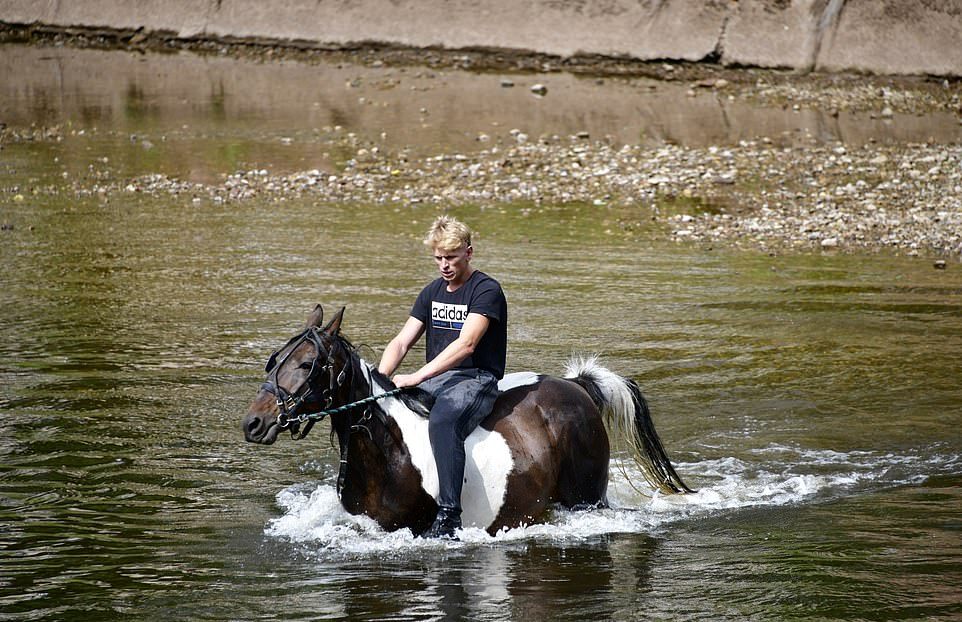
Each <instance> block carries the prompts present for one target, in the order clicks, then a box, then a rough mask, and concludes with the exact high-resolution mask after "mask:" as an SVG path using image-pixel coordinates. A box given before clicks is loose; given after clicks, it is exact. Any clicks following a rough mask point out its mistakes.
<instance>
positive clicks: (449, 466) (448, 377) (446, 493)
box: [421, 370, 498, 537]
mask: <svg viewBox="0 0 962 622" xmlns="http://www.w3.org/2000/svg"><path fill="white" fill-rule="evenodd" d="M432 380H433V379H432ZM430 382H431V381H428V383H430ZM428 383H425V384H422V385H421V386H422V388H425V389H427V390H428V391H430V392H432V393H434V394H435V396H436V399H435V402H434V407H433V408H432V409H431V417H430V420H429V424H428V434H429V436H430V439H431V449H432V450H433V452H434V461H435V463H436V465H437V468H438V484H439V492H438V508H439V509H438V517H437V519H436V520H435V524H434V525H433V526H432V528H431V529H430V530H428V533H427V534H426V535H428V536H434V537H438V536H443V537H453V535H454V530H455V529H457V528H460V526H461V488H462V486H463V485H464V463H465V453H464V439H466V438H467V437H468V435H469V434H470V433H471V431H472V430H474V429H475V428H476V427H478V424H479V423H481V420H483V419H484V418H485V417H486V416H488V414H489V413H490V412H491V408H492V407H493V405H494V401H495V400H496V399H497V397H498V381H497V379H496V378H495V377H494V375H492V374H490V373H488V372H484V371H476V370H468V371H462V370H453V371H451V372H447V373H445V374H442V375H441V376H438V379H437V381H436V382H435V383H433V386H432V385H431V384H428ZM425 385H428V386H425Z"/></svg>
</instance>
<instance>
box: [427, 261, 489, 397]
mask: <svg viewBox="0 0 962 622" xmlns="http://www.w3.org/2000/svg"><path fill="white" fill-rule="evenodd" d="M469 313H478V314H480V315H483V316H485V317H487V318H488V320H490V324H488V330H486V331H485V333H484V336H483V337H481V342H480V343H478V345H477V347H476V348H475V349H474V353H473V354H472V355H471V356H469V357H467V358H466V359H464V360H463V361H461V363H460V364H459V365H458V366H457V369H467V368H479V369H486V370H488V371H490V372H491V373H492V374H494V375H495V376H497V377H498V378H501V377H502V376H504V364H505V358H506V355H507V350H508V302H507V300H505V297H504V291H502V289H501V285H500V284H499V283H498V282H497V281H495V280H494V279H492V278H491V277H489V276H488V275H487V274H485V273H483V272H481V271H479V270H475V271H474V272H473V273H471V276H470V277H468V280H467V281H466V282H465V283H464V285H462V286H461V287H459V288H458V289H457V291H455V292H449V291H448V285H447V283H446V282H445V280H444V279H441V278H439V279H436V280H435V281H432V282H431V283H430V284H429V285H428V286H427V287H425V288H424V289H423V290H421V293H420V294H419V295H418V298H417V300H416V301H415V302H414V307H413V308H412V309H411V317H413V318H415V319H417V320H420V321H421V322H423V323H424V326H425V332H426V333H427V344H426V350H427V352H426V355H427V356H426V358H427V360H428V361H431V360H433V359H434V358H435V357H436V356H437V355H438V354H440V353H441V351H442V350H444V349H445V348H446V347H448V345H449V344H450V343H451V342H452V341H454V340H455V339H457V338H458V335H460V334H461V327H462V326H463V325H464V322H465V321H466V320H467V319H468V314H469Z"/></svg>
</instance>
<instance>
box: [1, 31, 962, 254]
mask: <svg viewBox="0 0 962 622" xmlns="http://www.w3.org/2000/svg"><path fill="white" fill-rule="evenodd" d="M58 37H60V35H58ZM58 37H55V38H54V39H52V40H49V41H46V40H45V41H42V42H40V44H39V45H37V46H35V47H30V46H28V47H23V46H12V47H7V48H6V50H7V52H8V53H6V54H4V58H6V59H8V63H9V64H8V65H7V66H6V68H5V69H4V73H5V74H6V75H13V76H14V77H15V80H14V83H16V86H11V87H10V88H11V89H17V90H16V91H14V90H11V91H10V94H9V95H8V96H7V99H8V100H9V101H11V102H12V104H13V105H10V106H7V107H6V109H7V113H6V117H5V118H4V119H0V122H3V123H6V125H5V126H4V127H3V128H2V129H0V148H2V147H3V146H4V145H6V146H8V147H10V148H17V147H20V148H23V146H24V145H25V144H29V143H50V144H58V145H62V146H63V148H64V151H63V153H62V156H61V157H62V160H63V164H61V167H62V168H63V170H62V177H60V178H57V179H56V180H55V181H51V180H50V179H49V178H48V179H44V180H43V181H35V182H29V181H28V182H27V183H15V184H11V185H8V186H7V187H5V188H2V194H0V196H2V197H3V198H2V200H3V202H4V203H6V204H7V205H8V206H9V205H10V204H11V202H12V203H28V202H29V201H30V200H31V197H34V196H37V195H43V194H51V193H74V194H77V195H82V196H99V197H102V199H103V200H104V201H113V200H123V197H124V195H125V194H126V193H145V194H156V195H165V196H166V195H171V196H175V197H179V200H184V201H191V202H195V203H200V202H204V201H216V202H229V201H245V200H251V199H255V198H257V199H263V198H266V199H268V200H272V201H273V200H276V201H284V200H289V199H293V198H297V197H309V198H312V199H314V200H317V201H323V202H344V203H350V204H356V205H360V206H363V205H369V204H392V205H394V206H395V207H396V209H404V206H405V205H410V204H431V205H436V206H437V207H438V208H446V207H452V206H457V205H461V204H471V205H480V206H491V207H498V208H509V207H510V208H513V209H518V210H521V211H522V212H524V211H526V210H544V209H550V208H551V206H552V205H557V204H563V203H570V202H578V203H586V204H589V205H592V206H594V207H595V208H596V209H597V210H598V213H599V219H600V220H602V221H604V222H605V226H606V228H607V230H609V231H610V233H611V234H612V235H625V236H638V235H641V234H642V232H644V235H656V236H666V237H668V238H670V239H674V240H677V241H678V242H679V243H684V244H698V245H702V246H706V247H716V246H717V247H721V246H734V247H744V248H753V249H761V250H765V251H769V252H797V251H816V252H894V253H900V254H910V255H922V256H937V257H951V258H954V259H957V258H959V257H960V256H962V146H960V145H962V123H960V119H962V100H960V93H962V88H960V84H959V83H958V82H954V81H950V80H946V79H924V78H893V77H878V76H876V77H868V76H858V75H853V74H831V75H829V74H817V73H810V74H805V75H799V74H796V73H793V72H785V71H772V70H758V69H743V70H736V69H733V68H728V67H721V66H714V65H710V64H704V63H702V64H668V63H638V62H628V61H622V62H614V61H612V60H611V59H599V60H597V62H596V63H595V64H592V63H591V62H589V61H588V60H584V61H583V62H582V64H579V65H578V66H577V67H571V66H553V65H551V62H552V61H551V59H548V58H546V57H538V56H525V57H523V58H520V57H512V56H504V55H499V54H491V53H481V52H475V53H471V54H465V53H461V54H454V53H451V52H445V51H430V52H427V53H425V52H424V51H414V50H404V49H384V48H374V47H372V48H363V49H357V50H340V51H333V52H319V51H317V50H310V51H303V50H301V51H297V50H291V49H287V48H275V47H269V46H267V47H265V46H255V47H251V46H247V45H237V46H233V47H221V48H218V49H199V50H198V49H192V50H187V49H179V50H175V51H174V53H173V54H166V55H158V54H155V53H154V52H152V51H149V50H148V51H146V52H145V51H132V50H129V49H128V50H109V49H101V48H102V47H103V46H107V45H108V44H109V42H105V41H91V40H88V39H84V38H79V39H77V38H73V39H63V38H58ZM145 53H146V54H148V56H146V57H145V56H144V54H145ZM144 60H147V61H149V66H150V67H152V70H151V71H150V72H149V73H148V74H146V76H145V74H144V72H143V67H144V66H145V64H144ZM419 63H420V64H419ZM51 67H53V68H54V70H53V71H51ZM45 76H47V77H45ZM105 76H108V77H106V78H105ZM121 77H122V79H118V78H121ZM118 82H119V84H118ZM51 85H53V86H51ZM198 85H199V86H198ZM305 85H307V86H305ZM84 89H87V90H88V91H89V93H88V94H86V95H83V96H78V95H76V94H77V93H78V92H84ZM24 93H26V94H27V95H29V96H27V95H23V94H24ZM21 97H22V99H18V98H21ZM38 99H39V100H40V101H41V103H42V106H41V108H42V112H41V113H38V112H37V109H36V106H35V100H38ZM208 100H209V101H208ZM18 102H19V103H20V104H21V105H18ZM251 108H255V109H256V111H255V112H254V113H252V112H251ZM212 114H213V115H215V118H216V119H217V122H216V131H212V129H211V128H207V129H205V124H207V123H209V121H206V120H205V119H207V118H208V117H209V115H212ZM247 117H252V118H253V119H254V121H253V124H250V123H248V125H245V126H244V127H243V128H241V129H235V128H234V127H233V126H231V125H229V124H230V123H231V122H232V120H233V119H238V118H247ZM263 119H267V120H268V122H267V123H266V124H265V123H264V122H263V121H262V120H263ZM225 123H226V124H228V125H226V126H225V125H224V124H225ZM248 126H251V127H254V128H256V130H252V129H248ZM255 132H256V133H255ZM217 134H221V135H223V138H222V139H220V138H216V135H217ZM211 135H215V140H221V141H222V144H223V147H222V148H223V149H226V150H230V151H236V150H237V145H238V143H239V142H240V143H242V144H244V145H245V149H246V150H247V151H256V150H257V149H261V150H262V151H261V152H260V156H259V157H258V156H248V157H247V158H245V159H240V160H238V159H233V160H231V162H234V163H235V164H236V165H232V166H231V168H225V167H224V165H223V164H215V165H211V164H209V163H207V162H200V161H197V162H195V161H194V160H195V159H196V158H197V151H198V146H197V145H198V144H200V145H201V149H204V150H210V149H211V142H210V137H211ZM198 141H200V142H198ZM218 144H220V143H218ZM109 145H114V146H113V147H111V146H109ZM118 145H119V146H120V147H118ZM121 147H122V148H121ZM217 148H218V149H219V148H221V147H217ZM117 149H120V152H119V154H118V153H117V152H116V151H117ZM290 154H298V157H292V156H291V155H290ZM141 161H142V162H144V163H145V164H143V166H134V167H131V165H130V163H131V162H134V163H137V162H141ZM172 162H174V163H176V165H173V164H171V163H172ZM184 162H188V163H189V165H188V166H187V168H186V171H187V172H184V171H185V169H184V168H183V167H182V166H181V165H182V164H183V163H184ZM67 163H72V168H69V167H68V165H67ZM151 163H152V164H151ZM198 167H200V168H202V169H203V172H201V173H197V172H196V170H195V169H197V168H198ZM68 168H69V170H68ZM5 211H8V210H5ZM9 213H12V212H9ZM5 219H6V220H9V221H10V223H9V224H11V225H15V224H18V223H14V222H13V220H15V219H12V217H10V216H6V217H5ZM20 220H21V221H22V222H20V223H19V224H21V225H24V226H29V223H28V222H26V221H25V220H24V219H23V218H20ZM27 220H28V219H27Z"/></svg>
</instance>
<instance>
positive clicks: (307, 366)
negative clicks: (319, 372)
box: [298, 361, 314, 369]
mask: <svg viewBox="0 0 962 622" xmlns="http://www.w3.org/2000/svg"><path fill="white" fill-rule="evenodd" d="M298 367H300V368H301V369H310V368H311V367H314V363H312V362H310V361H304V362H303V363H301V364H300V365H298Z"/></svg>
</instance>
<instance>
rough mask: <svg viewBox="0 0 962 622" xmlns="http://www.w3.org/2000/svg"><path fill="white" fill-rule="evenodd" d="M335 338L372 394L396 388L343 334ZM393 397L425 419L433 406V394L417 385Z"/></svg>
mask: <svg viewBox="0 0 962 622" xmlns="http://www.w3.org/2000/svg"><path fill="white" fill-rule="evenodd" d="M337 338H338V339H339V340H340V341H341V342H342V345H344V346H345V347H346V348H347V350H348V351H349V352H350V353H351V358H352V359H353V360H354V363H355V364H356V365H358V366H360V367H361V368H362V370H363V374H364V375H365V376H366V377H367V378H368V382H370V384H371V394H372V395H377V394H379V393H384V392H387V391H390V390H392V389H395V388H397V387H395V385H394V382H393V381H392V380H391V379H390V378H388V377H387V376H386V375H384V374H382V373H381V372H380V371H379V370H378V368H377V366H375V365H373V364H371V363H368V362H367V361H365V360H364V358H363V357H361V354H360V352H358V349H357V348H355V347H354V346H353V345H352V344H351V342H350V341H348V339H347V338H346V337H345V336H344V335H342V334H340V333H338V334H337ZM379 389H380V390H379ZM395 397H396V399H399V400H401V403H402V404H404V406H405V407H406V408H407V409H408V410H410V411H411V412H413V413H414V414H416V415H419V416H421V417H424V418H425V419H426V418H427V417H428V415H430V414H431V407H432V406H434V396H432V395H431V394H430V393H428V392H427V391H425V390H424V389H419V388H417V387H413V388H410V389H408V390H406V391H403V392H402V393H399V394H398V395H397V396H395Z"/></svg>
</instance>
